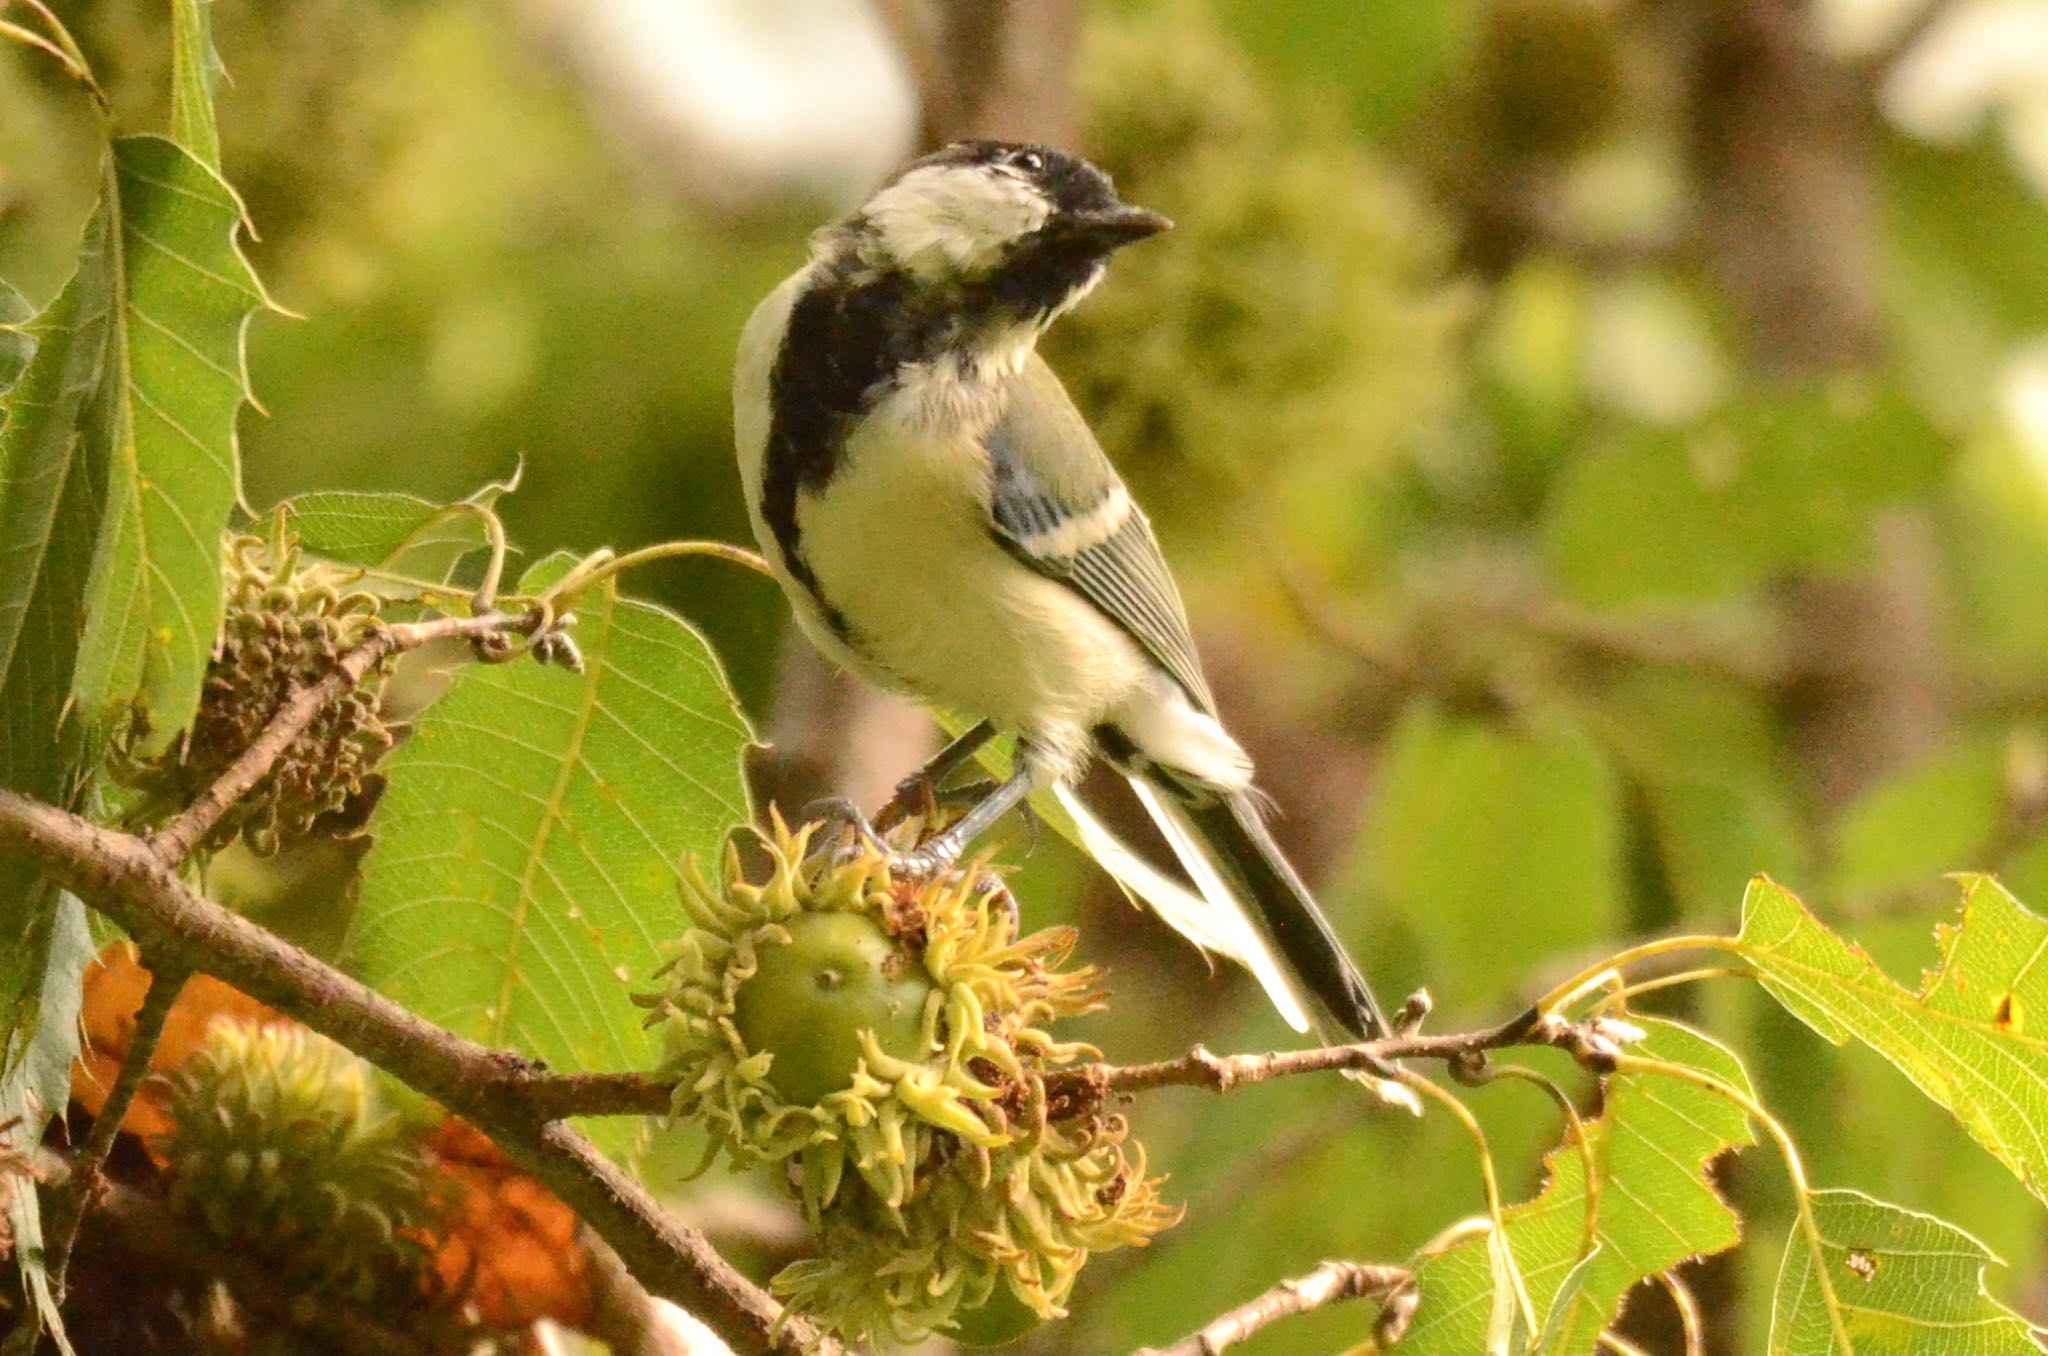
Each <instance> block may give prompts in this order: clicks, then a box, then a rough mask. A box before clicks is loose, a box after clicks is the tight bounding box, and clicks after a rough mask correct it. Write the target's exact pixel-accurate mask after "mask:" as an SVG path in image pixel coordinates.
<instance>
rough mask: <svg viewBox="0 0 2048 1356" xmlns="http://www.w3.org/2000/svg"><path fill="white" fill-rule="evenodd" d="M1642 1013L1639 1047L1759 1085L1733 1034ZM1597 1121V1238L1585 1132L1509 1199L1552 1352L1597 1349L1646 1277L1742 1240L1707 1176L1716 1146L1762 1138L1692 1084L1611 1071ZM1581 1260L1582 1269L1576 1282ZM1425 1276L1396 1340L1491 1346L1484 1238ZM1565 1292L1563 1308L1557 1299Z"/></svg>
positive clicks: (1739, 1084) (1431, 1348)
mask: <svg viewBox="0 0 2048 1356" xmlns="http://www.w3.org/2000/svg"><path fill="white" fill-rule="evenodd" d="M1643 1025H1644V1026H1645V1027H1646V1028H1647V1029H1648V1032H1649V1035H1648V1037H1647V1038H1646V1039H1645V1040H1644V1041H1643V1042H1642V1044H1641V1045H1639V1046H1637V1047H1635V1049H1636V1050H1638V1051H1639V1052H1641V1053H1643V1054H1645V1055H1648V1056H1650V1057H1652V1058H1655V1059H1660V1060H1664V1061H1667V1062H1671V1063H1677V1064H1685V1065H1688V1066H1690V1067H1692V1068H1695V1069H1698V1070H1700V1071H1701V1072H1703V1073H1707V1074H1710V1075H1712V1076H1713V1077H1714V1078H1716V1079H1719V1080H1720V1081H1722V1082H1724V1083H1727V1084H1729V1085H1730V1086H1732V1087H1735V1088H1738V1089H1741V1090H1743V1091H1745V1092H1746V1091H1748V1089H1749V1079H1748V1076H1747V1074H1745V1072H1744V1071H1743V1068H1742V1065H1741V1063H1740V1062H1738V1061H1737V1060H1736V1058H1735V1056H1734V1055H1732V1054H1731V1053H1729V1052H1728V1050H1727V1049H1726V1048H1724V1047H1723V1046H1721V1045H1719V1044H1717V1043H1716V1042H1714V1041H1712V1040H1710V1039H1708V1038H1707V1037H1706V1036H1704V1035H1702V1034H1700V1033H1699V1032H1697V1031H1694V1030H1692V1029H1691V1028H1689V1027H1684V1026H1680V1025H1678V1024H1677V1023H1675V1022H1665V1021H1654V1020H1653V1021H1646V1022H1644V1023H1643ZM1586 1130H1587V1135H1588V1140H1589V1144H1590V1147H1591V1150H1592V1159H1593V1165H1594V1183H1595V1187H1596V1196H1597V1204H1598V1209H1597V1213H1596V1216H1595V1227H1594V1233H1593V1236H1592V1238H1591V1240H1590V1244H1591V1247H1592V1248H1595V1249H1597V1251H1594V1252H1591V1253H1590V1255H1589V1252H1588V1244H1589V1240H1588V1238H1587V1233H1586V1169H1585V1157H1584V1155H1582V1154H1581V1152H1580V1151H1579V1149H1578V1148H1577V1146H1575V1145H1571V1144H1565V1145H1562V1146H1560V1147H1559V1148H1557V1149H1555V1150H1553V1151H1552V1152H1551V1154H1550V1156H1549V1158H1547V1159H1546V1160H1545V1166H1546V1167H1547V1169H1548V1171H1549V1181H1548V1182H1547V1183H1546V1184H1545V1186H1544V1188H1543V1191H1542V1192H1541V1194H1539V1195H1538V1196H1536V1197H1535V1199H1533V1200H1530V1201H1527V1202H1525V1203H1524V1204H1521V1205H1517V1206H1511V1207H1509V1209H1508V1210H1507V1211H1506V1217H1507V1225H1508V1243H1509V1246H1510V1247H1512V1248H1513V1250H1514V1256H1515V1261H1516V1262H1517V1263H1518V1264H1519V1265H1520V1267H1521V1270H1522V1275H1523V1278H1524V1279H1525V1281H1526V1282H1527V1284H1528V1287H1529V1294H1530V1297H1531V1299H1532V1301H1533V1302H1534V1303H1535V1304H1536V1305H1537V1306H1538V1309H1539V1312H1538V1313H1537V1315H1536V1319H1537V1323H1538V1329H1539V1331H1541V1332H1543V1333H1545V1334H1546V1335H1547V1336H1546V1339H1545V1341H1546V1345H1545V1347H1544V1350H1546V1351H1559V1352H1586V1351H1591V1350H1592V1349H1593V1343H1594V1339H1595V1338H1596V1337H1597V1335H1598V1334H1599V1332H1600V1330H1601V1329H1602V1328H1604V1327H1606V1326H1607V1325H1608V1324H1609V1323H1610V1322H1611V1321H1612V1320H1613V1316H1614V1313H1615V1311H1616V1309H1617V1308H1618V1307H1619V1306H1620V1304H1621V1300H1622V1297H1623V1296H1624V1295H1626V1294H1627V1293H1628V1290H1629V1288H1630V1287H1631V1286H1633V1285H1634V1284H1635V1283H1636V1282H1637V1281H1639V1280H1642V1279H1643V1278H1644V1277H1647V1276H1654V1275H1656V1274H1657V1273H1659V1272H1661V1271H1667V1270H1669V1269H1670V1268H1671V1267H1673V1266H1676V1265H1677V1264H1678V1263H1680V1262H1682V1261H1684V1260H1686V1259H1687V1258H1689V1257H1696V1256H1699V1255H1701V1254H1705V1253H1714V1252H1721V1251H1723V1250H1725V1249H1728V1248H1732V1247H1734V1246H1735V1245H1736V1243H1738V1242H1739V1241H1740V1240H1741V1230H1740V1227H1739V1225H1738V1222H1737V1220H1736V1217H1735V1214H1734V1212H1733V1211H1731V1210H1730V1209H1729V1208H1728V1205H1727V1203H1726V1202H1724V1201H1723V1200H1722V1199H1721V1196H1720V1194H1719V1193H1718V1192H1717V1191H1716V1190H1715V1189H1714V1187H1713V1185H1712V1184H1711V1183H1710V1182H1709V1181H1708V1179H1707V1177H1706V1175H1705V1168H1706V1166H1707V1164H1708V1163H1710V1162H1711V1161H1712V1160H1713V1159H1714V1158H1715V1157H1716V1156H1717V1155H1719V1154H1721V1153H1723V1152H1725V1151H1727V1150H1729V1149H1735V1148H1740V1147H1742V1146H1743V1145H1747V1144H1751V1143H1754V1142H1755V1140H1754V1137H1753V1135H1752V1132H1751V1129H1750V1126H1749V1123H1748V1119H1747V1117H1745V1116H1744V1114H1743V1112H1742V1111H1741V1109H1740V1108H1738V1107H1736V1106H1735V1105H1733V1104H1732V1103H1730V1102H1728V1101H1726V1100H1724V1099H1722V1098H1719V1097H1716V1096H1714V1095H1713V1094H1712V1093H1710V1092H1708V1091H1706V1090H1705V1089H1703V1088H1699V1087H1695V1086H1693V1085H1691V1084H1689V1083H1682V1082H1679V1081H1677V1080H1674V1079H1670V1078H1662V1077H1657V1076H1654V1075H1649V1074H1618V1075H1615V1076H1614V1077H1613V1078H1611V1079H1609V1080H1608V1086H1607V1096H1606V1106H1605V1110H1604V1112H1603V1113H1602V1115H1601V1116H1600V1118H1599V1119H1597V1120H1594V1121H1590V1122H1588V1123H1587V1126H1586ZM1578 1268H1582V1270H1583V1274H1582V1275H1580V1276H1579V1277H1578V1278H1577V1280H1576V1281H1573V1280H1572V1273H1573V1271H1574V1269H1578ZM1415 1275H1416V1284H1417V1285H1418V1286H1419V1287H1420V1289H1421V1293H1422V1303H1421V1306H1420V1307H1419V1308H1418V1309H1417V1310H1416V1312H1415V1320H1414V1322H1413V1323H1412V1324H1411V1325H1410V1327H1409V1329H1408V1332H1407V1334H1406V1335H1405V1336H1404V1337H1403V1338H1402V1340H1401V1344H1400V1346H1399V1348H1397V1349H1398V1350H1400V1351H1409V1352H1443V1351H1479V1350H1482V1349H1483V1348H1484V1346H1485V1344H1486V1340H1487V1325H1488V1316H1489V1315H1490V1314H1491V1313H1492V1312H1493V1305H1494V1292H1495V1287H1494V1283H1493V1267H1492V1264H1491V1263H1490V1261H1489V1259H1488V1255H1487V1243H1486V1240H1485V1238H1483V1237H1475V1238H1469V1239H1465V1240H1462V1241H1460V1242H1459V1243H1457V1244H1455V1245H1454V1246H1452V1247H1451V1248H1449V1249H1447V1250H1445V1251H1444V1252H1441V1253H1438V1254H1436V1255H1435V1256H1432V1257H1425V1258H1422V1259H1421V1260H1420V1261H1418V1262H1417V1263H1416V1267H1415ZM1568 1282H1569V1283H1568ZM1558 1304H1561V1305H1563V1306H1565V1308H1564V1312H1563V1313H1561V1314H1560V1313H1557V1312H1553V1306H1554V1305H1558Z"/></svg>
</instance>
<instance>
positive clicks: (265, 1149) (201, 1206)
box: [161, 1020, 428, 1305]
mask: <svg viewBox="0 0 2048 1356" xmlns="http://www.w3.org/2000/svg"><path fill="white" fill-rule="evenodd" d="M170 1111H171V1118H172V1129H171V1130H170V1131H169V1133H167V1134H166V1135H165V1136H164V1138H163V1141H162V1145H161V1147H162V1150H163V1154H164V1158H165V1161H166V1174H167V1176H168V1178H169V1181H170V1204H171V1207H172V1209H173V1210H175V1211H177V1212H178V1213H179V1214H180V1215H182V1216H184V1217H185V1218H187V1219H189V1220H191V1221H192V1222H193V1224H194V1225H196V1226H197V1227H199V1228H201V1229H203V1230H205V1231H206V1232H207V1233H208V1234H210V1235H212V1236H213V1237H214V1238H215V1239H217V1240H219V1241H220V1242H221V1243H223V1244H226V1245H229V1246H231V1247H234V1248H237V1249H239V1250H241V1251H243V1252H246V1253H248V1254H250V1255H252V1256H255V1257H259V1258H260V1259H261V1260H262V1262H263V1264H264V1265H265V1266H267V1267H272V1268H275V1269H277V1270H278V1271H279V1272H280V1274H282V1275H283V1276H285V1277H286V1278H287V1279H289V1280H290V1281H291V1282H292V1283H294V1284H297V1285H303V1286H306V1287H308V1288H311V1289H317V1290H319V1291H321V1292H323V1293H326V1294H330V1295H333V1296H335V1297H336V1298H339V1299H343V1300H347V1301H350V1302H353V1303H357V1304H369V1303H372V1302H375V1301H379V1300H391V1301H404V1302H408V1303H411V1304H414V1305H417V1304H418V1303H419V1302H420V1301H421V1299H422V1297H423V1295H424V1283H425V1275H426V1272H425V1269H424V1258H423V1256H422V1254H421V1251H420V1249H419V1247H418V1246H417V1245H416V1244H415V1243H414V1242H412V1241H411V1239H410V1238H408V1237H407V1231H408V1230H412V1229H416V1228H418V1227H419V1226H420V1225H421V1224H423V1223H424V1222H425V1219H426V1215H427V1204H428V1199H427V1188H426V1181H427V1177H426V1173H427V1165H426V1163H425V1161H424V1160H423V1159H422V1158H421V1156H420V1153H419V1151H418V1150H417V1149H416V1148H415V1147H414V1146H413V1144H412V1143H411V1141H410V1139H409V1137H408V1136H407V1135H406V1133H405V1131H404V1128H403V1127H402V1125H401V1124H400V1123H399V1121H398V1119H397V1118H396V1117H394V1116H392V1115H390V1114H389V1113H387V1112H386V1111H384V1110H383V1109H382V1108H381V1107H380V1106H379V1105H378V1099H377V1096H376V1092H375V1089H374V1088H373V1087H372V1086H371V1083H370V1072H369V1068H368V1066H367V1065H365V1064H364V1063H363V1062H362V1061H361V1060H359V1059H357V1058H355V1057H354V1056H353V1055H351V1054H349V1053H348V1052H347V1051H346V1050H343V1049H342V1048H341V1047H340V1046H338V1045H335V1044H334V1043H333V1042H331V1041H328V1040H325V1039H323V1038H321V1037H319V1036H316V1035H314V1034H313V1033H311V1032H309V1031H307V1030H305V1029H304V1028H303V1027H298V1026H289V1025H283V1024H272V1025H262V1024H257V1023H252V1022H244V1021H235V1020H220V1021H217V1022H215V1023H214V1025H213V1027H212V1029H211V1030H209V1031H208V1032H207V1036H206V1041H205V1043H204V1044H203V1045H202V1046H201V1047H200V1049H199V1051H198V1052H197V1053H196V1054H195V1055H193V1056H192V1058H191V1059H190V1060H188V1061H187V1062H186V1064H185V1066H184V1068H183V1070H182V1071H181V1072H180V1074H179V1076H178V1079H177V1083H176V1087H175V1093H174V1096H173V1098H172V1101H171V1107H170Z"/></svg>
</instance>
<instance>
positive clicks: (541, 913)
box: [351, 583, 750, 1070]
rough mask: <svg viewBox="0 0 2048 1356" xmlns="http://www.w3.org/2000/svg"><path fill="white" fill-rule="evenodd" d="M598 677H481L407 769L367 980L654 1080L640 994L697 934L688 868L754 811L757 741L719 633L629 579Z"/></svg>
mask: <svg viewBox="0 0 2048 1356" xmlns="http://www.w3.org/2000/svg"><path fill="white" fill-rule="evenodd" d="M578 613H579V615H580V616H581V618H582V619H581V620H580V621H579V622H578V623H577V625H576V641H577V644H578V645H579V646H580V647H581V648H582V651H583V659H584V671H583V672H582V673H581V674H571V673H567V672H564V671H563V670H561V669H559V668H543V667H542V666H540V665H538V664H535V663H533V662H531V661H528V660H521V661H519V662H516V663H508V664H499V665H471V666H469V667H467V668H465V669H464V670H463V671H462V673H461V674H460V676H459V677H458V678H457V680H456V682H455V685H454V687H453V689H452V690H451V691H450V692H449V694H448V695H447V696H446V697H444V698H442V699H441V700H440V701H439V702H437V703H435V704H434V705H433V706H431V707H429V708H428V709H427V711H426V713H425V714H424V715H423V716H422V717H421V718H420V720H419V721H418V723H417V724H416V725H414V727H413V730H412V734H411V737H410V738H409V739H407V740H406V742H405V743H404V744H403V745H402V746H401V747H400V748H399V749H398V751H397V752H396V753H395V754H393V755H392V757H391V758H390V760H389V761H388V762H387V763H386V765H385V774H386V777H387V782H388V784H387V786H386V788H385V792H384V795H383V798H382V800H381V801H380V802H379V804H378V806H377V811H376V813H375V815H374V816H373V817H372V818H371V821H370V833H371V834H372V836H373V838H374V839H375V842H374V844H373V846H372V847H371V849H370V853H369V857H368V859H367V860H366V861H365V862H364V865H363V883H362V903H361V906H360V910H359V912H358V914H357V918H356V926H355V936H354V938H353V941H352V945H351V957H352V963H353V965H354V968H355V970H356V972H357V973H358V974H359V975H361V976H362V977H363V978H364V979H365V980H367V981H368V982H369V983H371V984H373V985H375V986H376V987H377V988H379V989H381V990H383V991H384V992H385V993H387V994H390V995H391V996H392V997H394V998H396V999H398V1000H399V1001H400V1002H402V1003H404V1004H406V1006H408V1007H410V1008H413V1009H414V1010H415V1011H417V1012H419V1013H420V1014H421V1015H422V1016H424V1017H426V1018H428V1019H429V1020H431V1021H435V1022H439V1023H440V1024H442V1025H443V1026H447V1027H449V1028H451V1029H452V1030H455V1031H457V1032H460V1033H461V1034H462V1035H465V1036H469V1037H471V1038H473V1039H476V1040H480V1041H483V1042H486V1043H487V1044H491V1045H500V1046H510V1047H511V1048H513V1049H516V1050H520V1051H523V1052H525V1053H526V1054H529V1055H534V1056H537V1057H539V1058H541V1059H544V1060H546V1061H547V1062H548V1063H549V1064H550V1065H551V1066H553V1067H554V1068H556V1069H561V1070H593V1069H634V1068H645V1067H646V1066H647V1063H648V1060H649V1057H650V1053H651V1052H650V1046H649V1044H648V1041H647V1040H646V1038H645V1035H644V1033H643V1032H642V1030H641V1026H640V1017H641V1012H640V1010H639V1009H638V1008H636V1007H635V1006H634V1004H633V1002H632V998H631V994H632V992H633V990H634V988H635V986H640V987H645V986H646V985H647V984H648V982H649V978H650V976H651V975H652V973H653V971H654V969H655V967H656V966H657V965H658V964H659V963H660V960H661V956H660V952H659V950H658V948H659V945H660V944H661V943H663V942H667V941H670V940H672V939H673V938H674V937H675V935H676V934H677V932H678V931H679V930H680V929H681V927H682V926H683V921H682V915H681V914H680V913H679V912H678V909H677V905H676V898H675V888H676V870H677V865H678V863H679V862H680V861H681V860H682V859H683V858H684V857H685V856H687V855H689V854H692V853H694V854H696V855H697V856H698V857H700V858H701V859H702V860H704V861H706V862H710V861H713V860H715V855H716V853H717V852H718V851H719V849H720V845H721V844H722V843H723V841H724V839H725V837H726V835H727V833H728V832H730V831H731V829H732V828H733V826H734V825H736V824H739V823H741V822H743V821H745V820H746V818H747V800H746V792H745V789H744V786H743V783H742V782H741V779H740V751H741V749H742V748H743V747H744V746H745V745H746V744H747V742H748V740H749V738H750V735H749V732H748V730H747V726H746V722H745V721H744V720H743V719H742V718H741V716H740V714H739V712H738V710H737V709H736V708H735V706H734V704H733V698H732V694H731V692H730V691H729V690H728V689H727V687H726V683H725V675H724V674H723V672H721V671H720V669H719V666H718V661H717V659H716V657H715V656H714V655H713V654H712V652H711V649H710V647H709V646H708V645H707V644H706V643H705V642H704V639H703V638H702V637H701V636H699V635H698V634H697V632H696V631H694V630H692V629H691V628H690V627H689V626H688V625H686V624H685V623H684V622H683V621H681V620H680V619H679V618H677V617H676V616H674V615H673V614H671V613H669V612H666V611H663V610H662V609H660V608H658V607H653V606H650V605H648V604H646V603H639V602H634V601H631V600H629V599H624V598H621V597H619V596H618V594H617V592H616V589H615V588H614V587H613V586H612V585H610V584H609V583H607V584H606V585H604V586H601V587H599V588H595V589H592V590H591V591H590V593H588V594H587V595H585V597H584V599H583V603H582V606H581V607H579V608H578Z"/></svg>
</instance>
